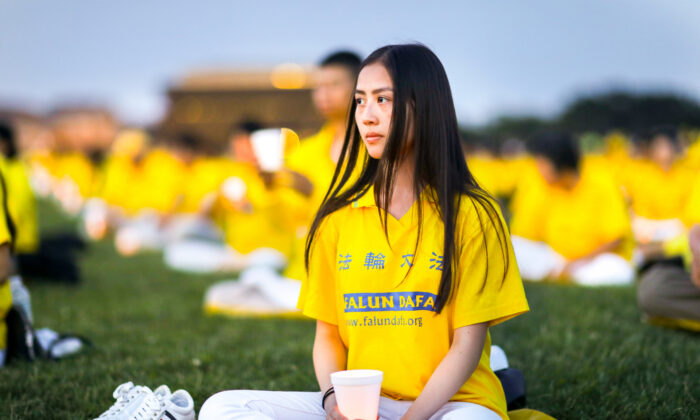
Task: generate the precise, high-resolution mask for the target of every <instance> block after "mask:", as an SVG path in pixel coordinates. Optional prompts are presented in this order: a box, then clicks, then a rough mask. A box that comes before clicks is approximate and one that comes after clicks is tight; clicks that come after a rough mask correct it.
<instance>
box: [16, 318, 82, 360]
mask: <svg viewBox="0 0 700 420" xmlns="http://www.w3.org/2000/svg"><path fill="white" fill-rule="evenodd" d="M5 322H6V324H7V357H6V363H9V362H11V361H12V360H24V361H27V362H33V361H34V360H36V359H45V360H60V359H63V358H65V357H69V356H72V355H74V354H78V353H81V352H83V351H85V350H86V349H89V348H91V347H92V343H91V342H90V340H88V339H87V338H85V337H81V336H79V335H75V334H58V333H55V332H52V333H53V337H51V338H50V339H48V340H46V339H44V340H40V339H39V337H38V336H37V332H36V331H35V330H34V327H33V326H32V323H31V322H30V321H29V318H28V317H27V315H26V314H25V313H24V310H23V309H22V308H21V307H19V306H12V308H10V310H9V311H8V312H7V316H6V317H5Z"/></svg>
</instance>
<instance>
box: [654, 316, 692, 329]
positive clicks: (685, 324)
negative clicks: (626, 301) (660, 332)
mask: <svg viewBox="0 0 700 420" xmlns="http://www.w3.org/2000/svg"><path fill="white" fill-rule="evenodd" d="M647 322H648V323H650V324H652V325H658V326H659V327H666V328H679V329H683V330H689V331H695V332H700V321H696V320H694V319H677V318H664V317H660V316H655V317H649V318H647Z"/></svg>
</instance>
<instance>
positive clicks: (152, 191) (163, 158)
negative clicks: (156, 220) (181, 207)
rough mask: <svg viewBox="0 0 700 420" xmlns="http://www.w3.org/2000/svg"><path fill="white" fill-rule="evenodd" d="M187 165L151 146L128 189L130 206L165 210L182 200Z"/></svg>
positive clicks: (167, 210) (171, 208)
mask: <svg viewBox="0 0 700 420" xmlns="http://www.w3.org/2000/svg"><path fill="white" fill-rule="evenodd" d="M187 170H188V168H187V166H186V165H185V164H184V163H182V162H181V161H179V160H178V159H177V158H176V157H175V156H174V155H173V154H171V153H170V152H168V151H167V150H163V149H154V150H152V151H151V152H150V153H148V155H146V157H145V158H144V160H143V162H141V176H140V180H139V182H138V183H137V184H136V185H134V187H135V188H134V187H132V188H131V189H130V192H131V193H132V197H131V199H133V200H135V203H134V204H132V205H131V207H135V208H138V209H140V210H143V209H152V210H155V211H157V212H159V213H169V212H171V211H173V210H174V209H175V207H176V206H177V205H178V201H180V200H182V195H183V192H184V180H185V179H186V175H187Z"/></svg>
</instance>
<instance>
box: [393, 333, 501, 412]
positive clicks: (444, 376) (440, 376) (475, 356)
mask: <svg viewBox="0 0 700 420" xmlns="http://www.w3.org/2000/svg"><path fill="white" fill-rule="evenodd" d="M487 331H488V326H487V325H486V323H481V324H474V325H467V326H466V327H461V328H457V329H456V330H455V331H454V337H453V340H452V346H450V350H449V351H448V352H447V354H446V355H445V357H444V358H443V359H442V361H441V362H440V364H439V365H438V367H437V368H436V369H435V372H433V374H432V376H431V377H430V380H428V383H427V384H426V385H425V388H423V392H421V394H420V395H419V396H418V398H417V399H416V400H415V401H414V402H413V404H411V407H410V408H409V409H408V411H406V414H404V415H403V417H402V418H401V419H402V420H409V419H427V418H429V417H430V416H432V415H433V414H435V412H436V411H438V410H439V409H440V407H442V406H443V405H445V404H446V403H447V402H448V401H449V400H450V398H452V397H453V396H454V395H455V394H456V393H457V391H458V390H459V389H460V388H461V387H462V385H464V383H465V382H466V381H467V379H469V377H470V376H471V375H472V373H473V372H474V370H476V367H477V366H478V365H479V360H480V359H481V352H482V351H483V349H484V342H485V341H486V332H487Z"/></svg>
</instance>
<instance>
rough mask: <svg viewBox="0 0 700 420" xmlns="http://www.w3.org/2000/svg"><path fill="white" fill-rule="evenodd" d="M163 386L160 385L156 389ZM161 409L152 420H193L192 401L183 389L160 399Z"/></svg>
mask: <svg viewBox="0 0 700 420" xmlns="http://www.w3.org/2000/svg"><path fill="white" fill-rule="evenodd" d="M164 386H165V385H161V387H159V388H158V389H161V388H162V387H164ZM166 388H167V387H166ZM161 407H162V409H161V411H160V412H159V414H158V416H157V417H154V418H153V420H194V401H193V400H192V396H191V395H190V394H189V392H187V391H185V390H184V389H178V390H177V391H175V392H174V393H172V394H169V395H168V396H167V397H166V398H165V399H162V400H161Z"/></svg>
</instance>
